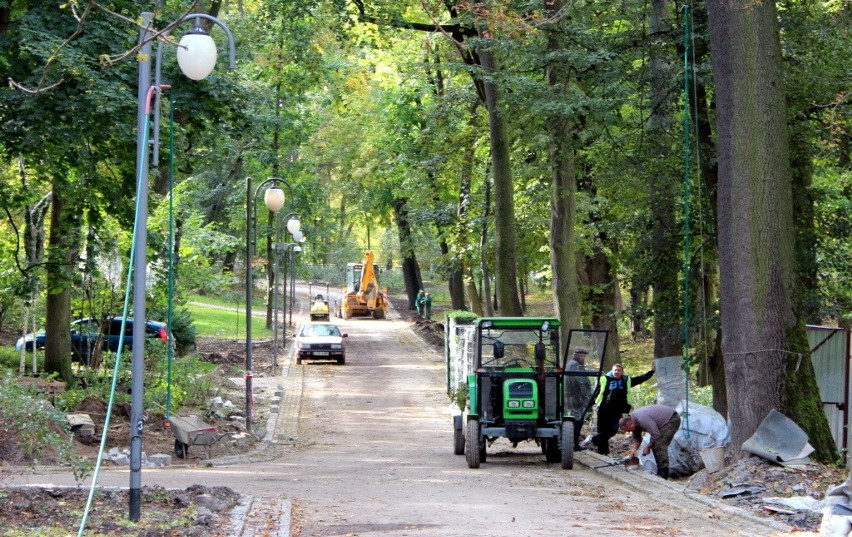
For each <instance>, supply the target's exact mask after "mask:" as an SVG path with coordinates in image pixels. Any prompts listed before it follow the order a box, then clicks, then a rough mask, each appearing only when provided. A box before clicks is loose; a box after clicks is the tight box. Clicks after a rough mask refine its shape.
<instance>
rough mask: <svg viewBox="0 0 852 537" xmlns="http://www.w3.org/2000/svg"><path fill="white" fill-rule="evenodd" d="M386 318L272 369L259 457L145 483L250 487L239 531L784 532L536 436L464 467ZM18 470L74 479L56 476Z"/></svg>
mask: <svg viewBox="0 0 852 537" xmlns="http://www.w3.org/2000/svg"><path fill="white" fill-rule="evenodd" d="M393 317H394V318H396V320H394V319H393V318H392V319H389V320H383V321H374V320H368V319H352V320H349V321H342V320H339V319H338V320H337V321H338V322H339V324H340V325H341V327H342V328H343V330H344V331H345V332H348V333H349V338H348V339H347V360H346V365H345V366H336V365H331V364H319V363H309V364H306V365H302V366H295V365H293V364H292V363H288V364H287V365H286V366H285V368H284V371H283V372H282V375H284V376H282V377H280V378H275V379H268V381H269V382H273V383H275V382H280V383H281V385H282V386H284V387H285V394H284V398H283V402H282V404H281V407H280V411H281V416H280V417H279V419H278V421H277V426H276V428H275V433H274V438H275V439H276V440H277V443H275V444H272V445H269V446H268V448H267V450H266V453H265V456H264V457H262V458H266V459H270V460H266V461H265V462H255V463H245V462H243V463H239V464H228V465H225V466H213V467H203V466H195V467H180V468H177V467H174V468H170V469H163V470H158V469H151V470H148V469H146V470H145V471H144V472H143V484H145V485H151V484H158V485H161V486H164V487H167V488H183V487H186V486H188V485H189V484H192V483H199V484H203V485H206V486H211V487H212V486H220V485H224V486H228V487H231V488H233V489H234V490H236V491H238V492H241V493H243V494H246V495H248V496H250V497H251V498H252V504H251V505H246V506H244V508H243V509H244V514H243V515H242V516H243V518H244V519H245V524H244V525H243V526H241V528H242V529H241V530H240V531H241V532H242V533H241V534H242V535H287V534H288V533H287V532H288V531H289V534H291V535H297V536H305V537H308V536H311V537H314V536H316V537H320V536H340V535H349V536H420V537H454V536H457V537H468V536H470V535H475V534H483V535H488V536H489V537H500V536H506V537H509V536H511V537H516V536H519V535H520V536H548V537H550V536H552V535H578V536H584V535H588V534H591V533H594V534H598V535H601V534H602V535H607V536H636V535H666V536H669V537H671V536H720V537H721V536H729V535H754V536H757V535H778V534H781V533H783V531H782V530H781V529H780V527H777V526H771V525H770V524H769V523H768V522H761V521H755V520H753V519H749V518H743V517H740V516H737V515H735V514H733V513H735V511H731V510H725V509H724V508H719V507H718V506H714V505H712V504H708V503H705V502H703V501H700V500H699V499H695V498H693V497H691V496H689V495H688V494H686V493H685V490H684V485H683V483H681V484H677V483H674V484H673V483H665V482H663V481H661V480H659V479H657V478H655V477H651V476H646V475H639V474H636V475H630V476H629V479H628V480H626V481H625V482H621V481H618V480H615V479H611V478H609V477H607V476H606V475H605V474H604V473H603V472H601V471H593V470H591V469H589V468H587V467H585V466H583V465H582V464H578V465H575V469H574V470H568V471H566V470H562V469H561V466H560V465H559V464H546V463H545V462H544V456H543V455H542V454H541V452H540V450H539V449H538V448H537V447H536V446H534V445H533V446H529V447H525V446H519V447H518V448H517V449H513V448H512V447H511V445H510V444H509V443H508V442H505V441H503V442H505V443H502V444H501V443H500V441H498V443H496V444H495V445H494V446H492V447H490V448H489V451H488V459H487V462H486V463H485V464H483V466H482V468H480V469H478V470H471V469H469V468H467V465H466V463H465V460H464V457H460V456H456V455H454V454H453V448H452V425H451V424H452V420H451V417H450V416H451V411H450V407H449V400H448V398H447V396H446V394H445V389H444V386H445V384H444V378H445V377H444V375H445V372H444V366H443V357H442V356H441V355H439V354H436V353H434V352H433V351H432V350H431V349H430V348H429V347H427V346H426V345H425V344H424V343H423V341H422V340H421V339H420V338H419V337H417V336H415V335H414V334H413V333H412V331H411V330H410V329H409V323H407V322H405V321H401V320H398V317H397V316H393ZM297 417H298V419H296V418H297ZM583 455H586V454H583V453H581V454H578V462H583V461H584V458H583ZM235 460H239V459H235ZM243 460H246V459H243ZM586 462H587V463H588V464H589V465H594V464H595V459H594V458H592V457H591V456H589V459H588V460H586ZM613 471H619V472H622V473H624V474H626V473H627V472H626V471H625V470H623V469H613ZM631 474H633V473H632V472H631ZM616 477H624V476H621V475H619V476H616ZM16 480H17V481H18V482H21V481H24V482H29V483H44V482H46V481H49V482H53V483H62V482H65V481H68V482H70V479H68V476H64V477H63V476H62V475H55V474H53V475H31V474H29V475H26V476H19V478H18V479H16ZM99 482H100V483H101V484H102V485H104V486H109V485H115V486H126V485H127V472H126V471H110V472H106V473H105V474H104V475H102V477H101V480H100V481H99ZM143 516H144V513H143ZM287 526H289V528H288V527H287Z"/></svg>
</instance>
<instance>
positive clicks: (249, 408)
mask: <svg viewBox="0 0 852 537" xmlns="http://www.w3.org/2000/svg"><path fill="white" fill-rule="evenodd" d="M279 184H283V185H285V186H286V187H287V190H289V191H290V197H293V187H291V186H290V183H288V182H287V181H285V180H284V179H279V178H277V177H270V178H269V179H267V180H266V181H263V182H262V183H260V184H259V185H258V186H257V190H255V191H254V194H252V189H251V186H252V185H251V177H247V178H246V430H247V431H248V432H251V429H252V419H254V396H253V394H252V379H253V376H252V371H251V370H252V367H254V364H253V363H252V340H251V309H252V304H251V302H252V294H253V293H252V290H253V289H254V278H253V274H252V266H251V264H252V259H253V258H254V246H255V245H254V240H255V235H256V230H255V225H256V223H257V222H256V221H257V210H256V208H255V205H256V204H257V196H258V194H260V192H261V190H262V189H263V188H264V187H267V188H266V190H265V193H264V195H263V201H264V203H265V204H266V208H267V209H269V210H270V211H272V212H273V213H277V212H278V211H280V210H281V207H283V206H284V201H285V196H284V191H283V190H281V187H280V186H279ZM298 223H299V221H298V220H296V225H298ZM287 225H288V226H289V225H290V223H289V222H288V223H287ZM273 227H274V226H273ZM276 285H277V284H276ZM273 360H274V358H273Z"/></svg>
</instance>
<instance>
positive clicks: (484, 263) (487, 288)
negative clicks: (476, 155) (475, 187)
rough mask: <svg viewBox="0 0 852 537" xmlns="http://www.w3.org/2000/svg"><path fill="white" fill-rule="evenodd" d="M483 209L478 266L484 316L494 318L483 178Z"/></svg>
mask: <svg viewBox="0 0 852 537" xmlns="http://www.w3.org/2000/svg"><path fill="white" fill-rule="evenodd" d="M484 190H485V192H484V198H485V199H484V201H483V204H484V207H483V209H482V229H481V231H480V234H479V266H480V270H481V272H482V296H483V297H485V315H486V316H488V317H493V316H494V306H493V305H492V303H491V273H490V271H489V270H488V256H487V255H486V245H487V244H488V217H489V216H490V215H491V181H490V180H489V179H488V175H487V174H486V176H485V185H484Z"/></svg>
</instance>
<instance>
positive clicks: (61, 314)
mask: <svg viewBox="0 0 852 537" xmlns="http://www.w3.org/2000/svg"><path fill="white" fill-rule="evenodd" d="M62 188H63V185H59V184H58V183H54V185H53V194H52V199H51V206H50V236H49V239H48V251H47V305H46V309H47V312H46V315H47V319H46V322H45V332H46V334H47V337H46V338H45V347H44V369H45V372H47V373H57V374H58V375H59V377H60V378H61V379H62V380H63V381H64V382H66V383H68V384H69V385H70V383H71V382H73V380H74V377H73V375H72V374H71V332H70V331H69V329H68V327H69V326H70V325H71V284H72V281H73V277H74V275H75V274H76V272H77V266H76V261H77V251H78V250H77V249H78V247H79V246H78V245H79V243H80V229H79V222H78V220H77V216H78V215H79V212H78V211H75V210H71V211H66V210H65V209H66V207H67V205H68V202H67V200H66V199H65V197H64V196H63V193H62V192H61V189H62Z"/></svg>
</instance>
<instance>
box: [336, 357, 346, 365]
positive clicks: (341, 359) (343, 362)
mask: <svg viewBox="0 0 852 537" xmlns="http://www.w3.org/2000/svg"><path fill="white" fill-rule="evenodd" d="M345 363H346V357H345V356H341V357H340V358H338V359H337V365H343V364H345Z"/></svg>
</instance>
